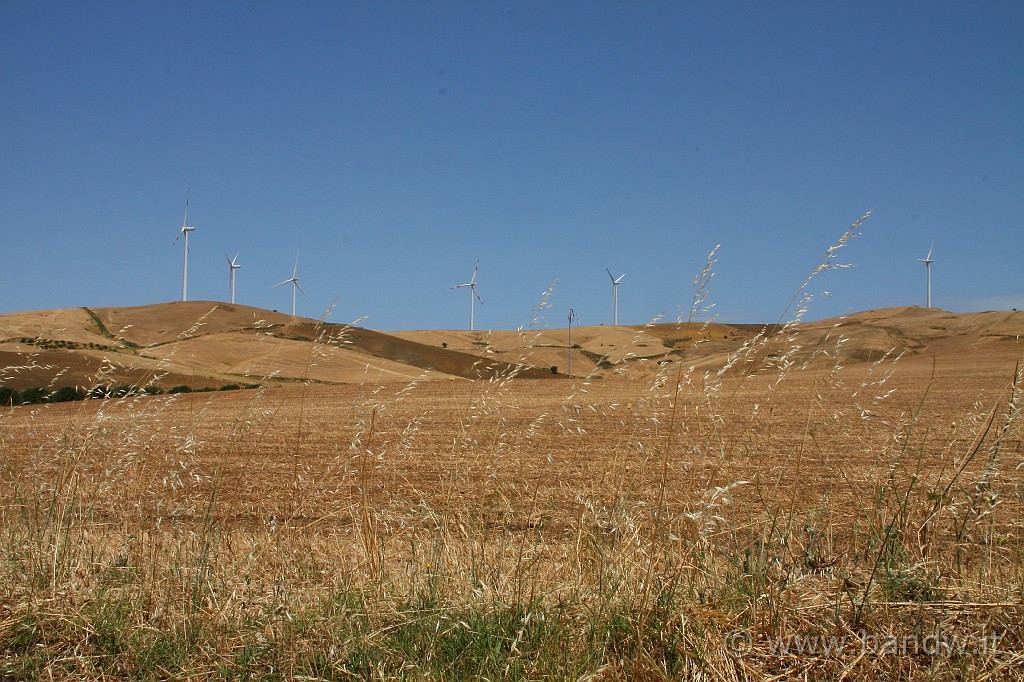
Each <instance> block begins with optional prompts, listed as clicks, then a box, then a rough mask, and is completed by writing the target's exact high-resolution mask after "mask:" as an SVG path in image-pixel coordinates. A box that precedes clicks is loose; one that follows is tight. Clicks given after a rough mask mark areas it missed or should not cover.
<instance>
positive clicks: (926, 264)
mask: <svg viewBox="0 0 1024 682" xmlns="http://www.w3.org/2000/svg"><path fill="white" fill-rule="evenodd" d="M934 248H935V242H932V245H931V246H930V247H928V255H927V256H925V257H924V258H918V259H917V260H918V261H920V262H921V263H924V269H925V271H926V272H927V273H928V299H927V301H928V304H927V307H928V308H931V307H932V263H934V262H935V261H934V260H932V249H934Z"/></svg>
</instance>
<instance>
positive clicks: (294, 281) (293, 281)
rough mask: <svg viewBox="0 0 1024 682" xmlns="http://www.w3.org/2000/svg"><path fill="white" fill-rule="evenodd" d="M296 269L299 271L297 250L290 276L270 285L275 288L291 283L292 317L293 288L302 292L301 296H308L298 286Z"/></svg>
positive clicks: (293, 312) (293, 306)
mask: <svg viewBox="0 0 1024 682" xmlns="http://www.w3.org/2000/svg"><path fill="white" fill-rule="evenodd" d="M298 271H299V252H298V251H296V252H295V267H294V268H292V276H291V278H289V279H286V280H285V281H283V282H280V283H278V284H275V285H274V286H272V287H271V289H276V288H277V287H279V286H281V285H282V284H291V285H292V317H295V290H296V289H298V290H299V291H301V292H302V295H303V296H305V297H306V298H309V294H307V293H306V290H305V289H303V288H302V287H301V286H299V278H298V277H297V276H296V273H298Z"/></svg>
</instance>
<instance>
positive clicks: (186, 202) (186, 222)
mask: <svg viewBox="0 0 1024 682" xmlns="http://www.w3.org/2000/svg"><path fill="white" fill-rule="evenodd" d="M191 194H192V188H191V187H189V188H188V190H187V191H186V192H185V218H184V219H183V220H182V221H181V229H182V230H184V229H185V226H186V225H188V198H189V195H191Z"/></svg>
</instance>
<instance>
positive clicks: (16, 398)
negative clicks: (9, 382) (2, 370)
mask: <svg viewBox="0 0 1024 682" xmlns="http://www.w3.org/2000/svg"><path fill="white" fill-rule="evenodd" d="M0 405H3V406H4V407H10V406H12V405H21V393H19V392H18V391H15V390H14V389H13V388H8V387H7V386H0Z"/></svg>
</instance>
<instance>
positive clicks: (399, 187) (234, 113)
mask: <svg viewBox="0 0 1024 682" xmlns="http://www.w3.org/2000/svg"><path fill="white" fill-rule="evenodd" d="M1022 25H1024V3H1020V2H1018V1H1016V0H1015V1H1013V2H980V3H966V2H956V3H953V2H940V1H929V2H899V3H894V2H856V3H853V2H847V3H833V2H806V3H804V2H757V3H755V2H706V3H694V2H601V1H596V2H420V1H417V2H305V3H284V2H280V3H278V2H261V1H258V0H257V1H255V2H249V3H241V2H194V3H193V2H185V3H180V2H175V3H166V2H165V3H159V2H90V3H72V2H37V1H34V0H33V1H31V2H22V1H20V0H6V1H5V2H3V3H0V86H2V88H3V104H2V106H0V203H2V210H0V229H2V232H3V235H4V245H3V249H2V251H0V253H2V256H0V264H2V267H3V269H4V274H5V280H6V282H7V285H6V286H5V287H4V288H3V291H2V293H0V312H15V311H24V310H41V309H51V308H63V307H72V306H92V307H102V306H127V305H144V304H150V303H157V302H164V301H172V300H176V299H179V298H180V295H181V274H182V273H181V268H182V262H181V261H182V249H181V242H180V241H179V242H178V244H177V245H173V246H172V242H173V240H174V238H175V236H176V234H177V231H178V228H179V226H180V225H181V220H182V211H183V207H184V200H185V194H186V191H187V190H188V188H190V187H191V201H190V212H189V223H190V224H192V225H195V226H196V227H197V230H196V232H194V233H193V235H192V238H191V244H190V246H191V252H190V258H189V298H190V299H194V300H199V299H204V300H225V299H226V298H227V296H228V268H227V263H226V261H225V258H224V252H228V253H229V254H230V255H232V256H233V255H234V254H235V253H236V252H240V255H239V259H238V260H239V262H240V263H241V264H242V266H243V267H242V269H241V270H239V271H238V275H237V277H238V279H237V300H238V302H239V303H245V304H249V305H254V306H259V307H264V308H274V309H278V310H282V311H286V310H288V309H289V308H290V305H291V303H290V294H289V293H288V291H287V287H280V288H277V289H273V288H272V286H273V285H274V284H276V283H277V282H280V281H282V280H284V279H287V278H288V277H289V276H290V275H291V268H292V264H293V261H294V258H295V253H296V251H299V252H300V256H299V278H300V281H301V284H302V286H303V288H304V289H305V290H306V291H307V292H308V293H309V298H303V297H302V296H301V295H300V296H299V302H298V312H299V313H300V314H303V315H308V316H312V317H317V316H320V315H322V314H323V313H324V312H325V311H327V309H328V308H329V307H330V306H331V305H332V303H333V304H334V308H333V312H332V313H331V316H330V319H331V320H332V321H336V322H348V321H351V320H354V319H357V318H361V317H366V319H365V321H364V322H363V324H365V325H366V326H370V327H374V328H378V329H391V330H393V329H418V328H466V327H468V322H469V320H468V317H469V311H468V301H467V298H468V294H467V292H466V291H465V290H459V291H452V290H451V289H449V287H450V286H451V285H454V284H459V283H462V282H466V281H468V278H469V277H470V276H471V274H472V271H473V266H474V264H475V263H476V261H477V259H479V261H480V275H479V292H480V295H481V296H482V298H483V300H484V305H483V306H481V307H478V308H477V310H476V322H477V328H483V329H487V328H502V329H514V328H515V327H517V326H519V325H526V324H528V323H529V322H530V319H531V316H532V311H531V309H532V308H533V307H534V306H535V305H536V304H537V303H538V302H539V301H540V300H541V292H543V291H544V290H545V289H546V288H547V287H548V286H549V285H550V284H551V283H552V282H556V283H555V287H554V291H553V293H552V295H551V297H550V299H549V303H550V304H551V308H550V310H549V313H550V315H549V318H548V319H547V324H548V325H549V326H564V324H565V316H566V313H567V312H568V309H569V308H570V307H571V308H573V309H574V310H575V311H576V313H577V315H578V316H579V321H580V323H582V324H600V323H609V322H610V321H611V315H612V309H611V283H610V282H609V280H608V275H607V274H606V272H605V268H610V269H611V270H612V271H613V272H614V273H615V274H616V276H618V275H619V274H621V273H626V277H625V279H624V280H623V283H622V286H621V288H620V294H619V318H620V322H622V323H628V324H640V323H644V322H646V321H648V320H650V319H651V318H653V317H655V316H656V315H659V314H664V315H665V316H666V317H667V318H669V319H674V318H676V317H677V315H678V314H679V310H680V309H682V310H684V311H685V310H687V309H688V308H689V305H690V300H691V298H692V280H693V277H694V276H695V275H696V274H697V273H698V272H699V271H700V270H701V268H702V267H703V264H704V260H705V257H706V255H707V253H708V252H709V251H710V249H711V248H712V247H713V246H714V245H715V244H719V243H720V244H721V249H720V250H719V253H718V263H717V264H716V267H715V271H716V278H715V280H714V285H713V289H712V292H711V295H710V297H709V301H710V302H714V303H715V306H716V307H715V309H714V312H715V313H716V314H717V315H718V319H720V320H722V321H730V322H761V321H774V320H776V319H777V318H778V317H779V315H780V314H781V313H782V312H783V310H784V309H785V307H786V305H787V303H788V302H789V301H790V299H791V298H792V296H793V292H794V291H795V290H796V288H797V287H798V286H799V285H800V284H801V282H803V280H804V278H805V277H806V275H807V274H808V273H809V272H810V271H811V269H812V268H813V267H814V266H815V264H816V263H817V262H818V260H819V258H820V257H821V254H822V253H823V252H824V250H825V249H826V248H828V246H829V245H830V244H831V243H832V242H833V241H834V240H835V239H836V238H838V237H839V235H841V234H842V232H843V231H844V230H845V229H846V227H847V226H848V225H849V224H850V223H852V222H853V221H854V220H856V219H857V218H858V217H859V216H860V215H861V214H863V213H865V212H866V211H868V210H872V211H874V213H873V215H872V217H871V218H870V219H869V220H868V221H867V222H866V223H865V224H864V227H863V230H862V232H863V234H862V235H861V236H860V237H858V238H857V239H855V240H854V241H853V242H852V243H851V244H850V245H849V246H848V247H847V248H846V249H845V250H844V251H843V252H842V254H841V257H840V260H842V261H844V262H849V263H855V264H857V266H858V267H856V268H853V269H848V270H843V271H840V272H827V273H823V275H822V276H821V277H819V278H816V280H815V281H814V282H813V284H812V286H811V291H812V292H814V293H815V294H817V297H816V299H815V301H814V302H813V303H812V306H811V310H810V313H809V317H811V318H823V317H829V316H833V315H840V314H843V313H845V312H849V311H855V310H864V309H869V308H878V307H885V306H896V305H913V304H918V305H923V304H924V297H925V277H924V266H923V265H922V264H921V263H918V262H917V261H916V260H915V259H916V258H923V257H924V256H925V254H926V253H927V251H928V248H929V246H930V244H931V243H932V241H934V243H935V250H934V258H935V261H936V262H935V265H934V266H933V277H934V295H933V302H934V305H936V306H937V307H942V308H946V309H949V310H954V311H973V310H985V309H996V308H1004V309H1008V308H1011V307H1016V308H1022V309H1024V277H1022V269H1021V267H1020V258H1021V253H1022V252H1024V231H1022V230H1021V227H1022V224H1024V222H1022V217H1024V132H1022V128H1021V126H1022V123H1024V76H1022V74H1024V41H1022V40H1020V27H1021V26H1022ZM556 280H557V281H556ZM826 290H827V291H829V292H831V296H824V295H823V292H824V291H826Z"/></svg>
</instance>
